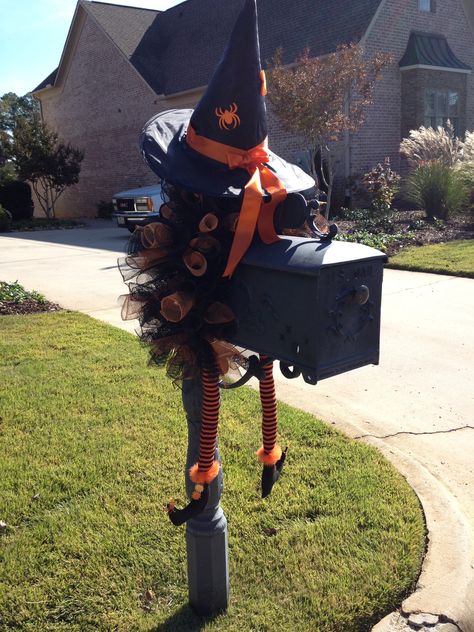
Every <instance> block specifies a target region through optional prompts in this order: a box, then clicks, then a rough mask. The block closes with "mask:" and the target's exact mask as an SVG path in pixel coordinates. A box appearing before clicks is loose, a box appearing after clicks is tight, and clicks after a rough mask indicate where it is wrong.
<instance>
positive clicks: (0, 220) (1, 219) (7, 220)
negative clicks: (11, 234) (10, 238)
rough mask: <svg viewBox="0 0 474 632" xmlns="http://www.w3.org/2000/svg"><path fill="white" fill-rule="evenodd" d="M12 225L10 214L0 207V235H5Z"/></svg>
mask: <svg viewBox="0 0 474 632" xmlns="http://www.w3.org/2000/svg"><path fill="white" fill-rule="evenodd" d="M11 225H12V214H11V213H10V212H9V211H7V209H6V208H3V206H1V205H0V233H6V232H8V231H9V230H10V228H11Z"/></svg>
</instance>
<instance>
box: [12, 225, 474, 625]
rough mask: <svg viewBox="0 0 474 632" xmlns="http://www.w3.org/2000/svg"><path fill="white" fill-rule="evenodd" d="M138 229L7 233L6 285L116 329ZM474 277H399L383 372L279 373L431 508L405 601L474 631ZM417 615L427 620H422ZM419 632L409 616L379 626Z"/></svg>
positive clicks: (411, 608) (292, 395)
mask: <svg viewBox="0 0 474 632" xmlns="http://www.w3.org/2000/svg"><path fill="white" fill-rule="evenodd" d="M127 239H128V233H127V232H126V231H124V230H123V229H118V228H115V227H113V226H112V225H111V224H110V223H109V222H106V221H101V220H97V221H91V222H89V223H88V226H87V227H86V228H84V229H74V230H67V231H45V232H36V233H9V234H8V235H3V236H1V237H0V280H5V281H15V280H18V281H19V282H20V283H21V284H23V285H24V286H25V287H26V288H28V289H36V290H38V291H40V292H42V293H44V294H45V295H46V296H47V297H48V298H49V299H50V300H52V301H54V302H57V303H60V304H61V305H62V306H63V307H67V308H70V309H77V310H80V311H82V312H84V313H87V314H90V315H92V316H94V317H96V318H99V319H101V320H104V321H107V322H109V323H111V324H113V325H117V326H119V327H122V328H125V329H128V330H129V331H133V330H134V323H130V322H129V323H123V322H122V321H121V319H120V307H119V305H118V302H117V297H118V296H119V295H120V294H123V293H125V291H126V286H124V284H123V283H122V280H121V277H120V275H119V273H118V271H117V268H116V260H117V257H119V256H121V255H123V253H124V250H125V247H126V242H127ZM473 324H474V280H470V279H460V278H454V277H448V276H438V275H431V274H420V273H410V272H401V271H395V270H387V271H386V273H385V280H384V293H383V309H382V349H381V361H380V366H378V367H365V368H362V369H358V370H356V371H352V372H350V373H347V374H344V375H339V376H337V377H334V378H331V379H330V380H326V381H323V382H321V383H320V384H318V385H317V386H316V387H314V386H309V385H307V384H305V383H304V382H303V381H302V380H301V379H298V380H293V381H288V380H286V379H284V378H283V377H282V376H277V381H278V386H277V393H278V396H279V398H280V399H282V400H284V401H286V402H287V403H289V404H292V405H294V406H297V407H300V408H303V409H305V410H307V411H309V412H311V413H313V414H314V415H316V416H317V417H320V418H322V419H324V420H326V421H327V422H329V423H332V424H334V425H335V426H336V427H338V428H340V429H341V430H343V431H344V432H346V433H347V434H349V435H350V436H352V437H354V438H355V439H357V440H363V441H367V442H370V443H372V444H374V445H376V446H377V447H378V448H379V449H381V450H382V451H383V452H384V454H385V455H386V456H387V457H388V458H389V459H390V460H391V461H392V462H393V463H394V464H395V466H396V467H397V468H398V469H399V470H400V471H401V472H402V473H403V474H404V475H405V476H406V477H407V479H408V481H409V482H410V484H411V485H412V486H413V488H414V489H415V491H416V492H417V494H418V496H419V498H420V500H421V502H422V504H423V508H424V511H425V515H426V519H427V527H428V532H429V546H428V553H427V557H426V559H425V563H424V566H423V572H422V575H421V577H420V579H419V582H418V586H417V590H416V591H415V593H414V594H413V595H411V596H410V597H409V598H408V599H406V600H405V602H404V603H403V607H402V611H403V613H404V614H405V615H410V614H411V615H412V619H411V621H412V623H413V626H415V624H416V621H418V623H417V624H416V625H418V629H420V627H421V626H420V625H419V624H420V621H422V620H423V617H421V619H420V618H419V619H416V617H415V615H417V614H419V613H427V614H431V615H432V616H431V618H430V617H428V616H426V617H425V620H426V621H427V622H431V623H430V625H429V626H428V623H427V624H426V626H425V627H424V628H422V629H430V630H440V631H441V630H444V631H445V632H448V630H459V629H461V630H462V631H463V632H474V492H473V482H474V473H473V470H474V421H473V415H474V406H473V403H474V363H473V357H474V354H473V350H474V328H473ZM413 617H415V618H413ZM374 629H375V630H377V631H381V630H405V629H406V630H408V629H414V627H408V624H407V620H406V618H401V617H400V616H399V615H398V614H394V615H392V616H390V617H388V618H387V619H386V620H384V621H383V622H381V623H380V624H378V625H377V626H376V627H375V628H374Z"/></svg>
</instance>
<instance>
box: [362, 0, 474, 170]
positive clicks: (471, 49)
mask: <svg viewBox="0 0 474 632" xmlns="http://www.w3.org/2000/svg"><path fill="white" fill-rule="evenodd" d="M414 30H416V31H423V32H428V33H440V34H443V35H445V36H446V39H447V41H448V44H449V46H450V47H451V49H452V51H453V52H454V54H455V55H456V56H457V57H458V58H459V59H460V60H461V61H463V62H465V63H467V64H468V65H469V66H471V67H472V68H473V69H474V35H473V32H472V30H471V28H470V26H469V22H468V19H467V16H466V14H465V12H464V7H463V5H462V2H461V0H443V2H437V3H436V13H424V12H420V11H418V0H386V1H385V2H384V3H383V4H382V6H381V7H380V10H379V12H378V15H377V16H376V19H375V21H374V23H373V25H372V28H371V29H370V30H369V32H368V35H367V38H366V42H365V50H366V53H367V55H368V56H373V55H374V54H376V53H379V52H387V53H390V54H391V55H393V58H394V62H395V63H394V65H393V66H391V67H390V68H388V69H386V71H385V72H384V75H383V78H382V79H381V80H380V81H379V82H378V83H377V85H376V89H375V99H374V103H373V104H372V105H371V106H370V107H369V108H368V109H367V116H366V123H365V124H364V125H363V127H362V128H361V129H360V130H359V131H358V132H357V133H355V134H353V135H352V136H351V152H350V153H351V156H350V171H351V173H352V174H353V175H358V174H363V173H365V172H367V171H368V170H369V169H370V168H371V167H372V166H374V164H376V163H377V162H380V161H382V160H383V159H384V158H385V157H386V156H388V157H389V158H390V161H391V163H392V167H393V168H394V169H395V170H399V169H400V167H401V164H400V155H399V144H400V140H401V138H402V137H403V135H406V134H407V128H408V127H410V126H411V125H409V123H410V121H402V109H403V108H402V100H404V99H407V98H408V99H412V100H413V96H412V95H409V94H407V90H409V86H408V85H407V84H408V83H409V80H408V78H407V79H405V80H404V84H405V85H404V86H403V91H402V75H403V74H404V73H407V72H411V71H404V72H402V71H400V68H399V67H398V62H399V60H400V59H401V58H402V56H403V54H404V52H405V49H406V46H407V43H408V38H409V35H410V32H411V31H414ZM464 77H466V79H465V88H464V89H463V91H462V92H463V93H464V94H465V97H466V113H465V119H464V123H465V127H466V128H467V129H469V130H472V129H474V77H473V75H472V74H468V75H464ZM412 78H413V76H412ZM456 79H457V80H458V82H459V81H460V82H461V84H463V83H464V78H463V76H460V75H459V74H458V73H451V72H444V71H431V70H430V71H427V72H426V73H425V74H424V77H423V83H422V86H423V87H425V86H426V87H428V85H429V81H430V80H431V81H432V82H433V87H441V86H445V87H446V88H449V87H450V86H451V85H452V82H453V81H456ZM426 82H428V83H426ZM418 89H420V88H418ZM407 105H408V104H407ZM419 107H420V105H419V102H418V105H415V104H414V103H413V105H412V109H414V108H419ZM406 110H410V107H408V108H406ZM418 114H419V112H417V113H413V112H412V116H413V117H414V118H413V119H412V121H415V124H417V125H420V124H421V123H422V121H420V119H418V121H420V122H417V121H416V116H418Z"/></svg>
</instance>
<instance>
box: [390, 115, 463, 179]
mask: <svg viewBox="0 0 474 632" xmlns="http://www.w3.org/2000/svg"><path fill="white" fill-rule="evenodd" d="M473 140H474V139H473ZM463 145H464V143H463V142H462V141H461V140H460V139H458V138H456V136H455V135H454V128H453V126H452V125H451V123H450V122H449V121H448V124H447V126H446V129H445V128H444V127H438V128H437V129H433V128H432V127H424V126H421V127H420V128H419V129H412V130H411V131H410V134H409V137H408V138H404V139H403V140H402V142H401V143H400V153H401V154H402V156H404V157H405V158H406V159H407V161H408V164H409V165H410V167H414V168H416V167H418V166H420V165H423V164H426V163H427V162H438V163H440V164H442V165H445V166H448V167H452V166H453V165H455V164H456V163H457V162H458V161H459V160H461V159H462V155H463Z"/></svg>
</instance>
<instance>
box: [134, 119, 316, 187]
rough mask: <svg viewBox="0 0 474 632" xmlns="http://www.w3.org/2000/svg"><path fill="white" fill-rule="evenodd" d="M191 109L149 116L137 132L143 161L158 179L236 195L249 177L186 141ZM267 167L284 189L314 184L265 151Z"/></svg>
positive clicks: (183, 185)
mask: <svg viewBox="0 0 474 632" xmlns="http://www.w3.org/2000/svg"><path fill="white" fill-rule="evenodd" d="M192 113H193V110H189V109H187V110H166V111H165V112H160V113H159V114H157V115H156V116H154V117H153V118H151V119H150V120H149V121H148V122H147V123H146V125H145V127H144V128H143V130H142V133H141V135H140V149H141V152H142V156H143V158H144V159H145V162H146V163H147V164H148V166H149V167H150V169H152V171H154V172H155V173H156V174H157V175H158V176H159V177H160V178H161V179H162V180H165V181H167V182H171V183H172V184H174V185H176V186H180V187H183V188H184V189H187V190H189V191H194V192H196V193H203V194H204V195H209V196H211V197H238V196H240V195H241V193H242V189H243V188H244V187H245V185H246V184H247V182H248V181H249V173H248V171H247V170H245V169H229V167H228V166H227V165H226V164H224V163H221V162H218V161H216V160H212V159H210V158H206V157H205V156H203V155H202V154H199V153H198V152H196V151H194V150H193V149H191V147H189V145H188V144H187V143H186V140H185V138H186V130H187V128H188V123H189V119H190V118H191V114H192ZM268 153H269V156H270V161H269V162H268V163H267V167H268V168H269V169H271V170H272V171H273V172H274V173H275V175H276V176H277V177H278V179H279V180H280V181H281V182H282V184H283V185H284V187H285V189H286V190H287V192H288V193H294V192H298V191H306V190H308V189H311V188H312V187H314V185H315V182H314V180H313V178H312V177H311V176H310V175H308V174H307V173H305V172H304V171H303V170H302V169H300V168H299V167H297V166H296V165H292V164H291V163H289V162H286V160H283V159H282V158H280V157H279V156H277V155H276V154H274V153H273V152H272V151H269V152H268Z"/></svg>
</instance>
